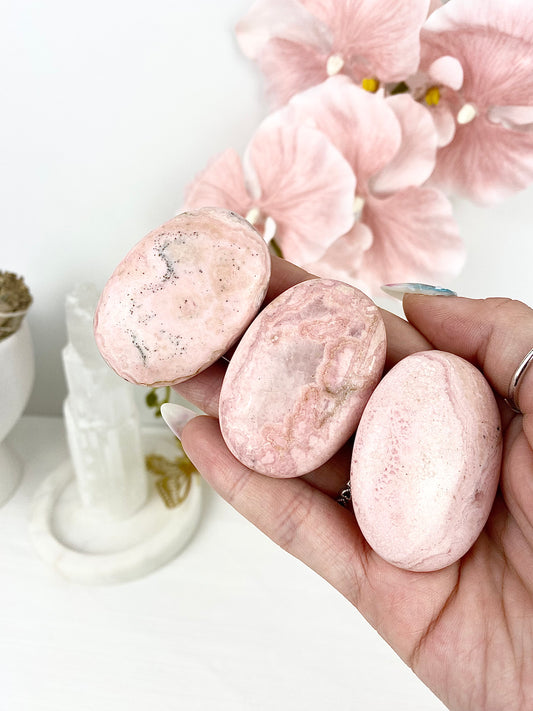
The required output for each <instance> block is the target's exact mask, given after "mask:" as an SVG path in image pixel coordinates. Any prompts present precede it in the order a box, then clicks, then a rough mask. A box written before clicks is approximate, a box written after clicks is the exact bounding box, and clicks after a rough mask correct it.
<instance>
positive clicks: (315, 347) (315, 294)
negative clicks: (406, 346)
mask: <svg viewBox="0 0 533 711" xmlns="http://www.w3.org/2000/svg"><path fill="white" fill-rule="evenodd" d="M385 353H386V335H385V327H384V324H383V320H382V318H381V314H380V312H379V309H378V308H377V307H376V305H375V304H374V303H373V302H372V301H371V300H370V299H369V298H368V297H367V296H366V295H365V294H363V293H362V292H360V291H359V290H358V289H355V288H354V287H352V286H349V285H347V284H343V283H342V282H339V281H334V280H332V279H311V280H309V281H304V282H302V283H300V284H297V285H296V286H293V287H292V288H290V289H288V290H287V291H285V292H284V293H282V294H281V295H280V296H278V297H277V299H275V300H274V301H272V302H271V303H270V304H269V305H268V306H267V307H266V308H265V309H264V310H263V311H262V312H261V313H260V314H259V316H258V317H257V318H256V319H255V321H254V322H253V323H252V325H251V326H250V327H249V328H248V330H247V331H246V333H245V334H244V336H243V337H242V339H241V341H240V343H239V345H238V346H237V349H236V351H235V353H234V355H233V358H232V359H231V363H230V364H229V366H228V369H227V372H226V376H225V378H224V383H223V385H222V391H221V395H220V406H219V418H220V427H221V431H222V435H223V437H224V439H225V441H226V444H227V445H228V447H229V449H230V450H231V451H232V453H233V454H234V455H235V456H236V457H237V459H239V460H240V461H241V462H242V463H243V464H245V465H246V466H247V467H249V468H251V469H254V470H256V471H258V472H260V473H262V474H267V475H269V476H274V477H294V476H299V475H301V474H305V473H306V472H309V471H312V470H313V469H316V468H317V467H318V466H320V465H321V464H323V463H324V462H326V461H327V460H328V459H329V458H330V457H331V456H332V455H333V454H334V453H335V452H336V451H337V450H338V449H339V447H341V446H342V445H343V444H344V443H345V442H346V441H347V440H348V438H349V437H350V435H352V434H353V433H354V431H355V429H356V427H357V423H358V421H359V418H360V416H361V413H362V411H363V408H364V406H365V404H366V402H367V400H368V398H369V397H370V394H371V392H372V390H373V389H374V387H375V386H376V384H377V382H378V380H379V378H380V376H381V372H382V369H383V365H384V361H385Z"/></svg>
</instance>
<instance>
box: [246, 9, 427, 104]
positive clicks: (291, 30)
mask: <svg viewBox="0 0 533 711" xmlns="http://www.w3.org/2000/svg"><path fill="white" fill-rule="evenodd" d="M429 2H430V0H409V1H408V2H403V1H402V0H381V1H380V2H376V0H258V1H257V2H256V3H254V5H253V6H252V8H251V10H250V11H249V12H248V14H247V15H246V16H245V17H244V18H243V20H241V22H239V24H238V25H237V28H236V33H237V39H238V41H239V43H240V45H241V47H242V49H243V51H244V53H245V54H246V55H247V56H249V57H251V58H253V59H257V60H258V62H259V65H260V66H261V69H262V71H263V72H264V74H265V76H266V79H267V83H268V87H269V88H268V90H269V94H270V95H271V96H272V98H273V100H274V102H275V103H277V105H282V104H284V103H286V101H287V100H288V99H289V98H290V97H291V96H293V95H294V94H295V93H297V92H299V91H302V90H303V89H306V88H308V87H311V86H315V85H317V84H319V83H321V82H323V81H324V80H325V79H327V77H328V76H333V75H334V74H338V73H343V74H346V75H347V76H349V77H350V78H351V79H352V80H353V81H355V82H357V83H360V82H361V81H363V80H367V82H368V81H370V86H371V87H372V89H374V90H375V87H376V86H377V82H397V81H401V80H403V79H405V77H407V76H409V75H411V74H413V73H414V72H415V71H416V69H417V67H418V63H419V56H420V40H419V33H420V29H421V27H422V25H423V23H424V21H425V19H426V17H427V14H428V8H429ZM375 80H377V82H376V81H375Z"/></svg>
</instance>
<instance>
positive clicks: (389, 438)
mask: <svg viewBox="0 0 533 711" xmlns="http://www.w3.org/2000/svg"><path fill="white" fill-rule="evenodd" d="M501 450H502V433H501V423H500V414H499V410H498V406H497V404H496V400H495V398H494V395H493V393H492V390H491V388H490V386H489V384H488V383H487V381H486V380H485V378H484V377H483V375H482V374H481V373H480V372H479V370H478V369H477V368H475V367H474V366H473V365H472V364H471V363H468V362H467V361H466V360H463V359H462V358H459V357H458V356H456V355H452V354H450V353H443V352H441V351H424V352H422V353H416V354H413V355H410V356H408V357H407V358H404V359H403V360H401V361H400V362H399V363H398V364H397V365H396V366H394V368H392V370H390V371H389V373H388V374H387V375H386V376H385V377H384V378H383V380H382V381H381V382H380V384H379V385H378V387H377V388H376V390H375V391H374V393H373V394H372V397H371V398H370V400H369V402H368V404H367V406H366V408H365V411H364V413H363V416H362V418H361V422H360V423H359V428H358V430H357V434H356V437H355V445H354V450H353V457H352V471H351V487H352V502H353V506H354V511H355V515H356V518H357V521H358V523H359V526H360V528H361V531H362V533H363V536H364V537H365V539H366V540H367V542H368V543H369V544H370V546H371V547H372V548H373V549H374V551H375V552H376V553H378V554H379V555H380V556H381V557H382V558H385V560H387V561H389V562H390V563H393V564H394V565H396V566H398V567H400V568H405V569H407V570H416V571H429V570H437V569H439V568H443V567H445V566H447V565H449V564H451V563H453V562H455V561H456V560H458V559H459V558H460V557H461V556H463V555H464V554H465V553H466V552H467V551H468V550H469V548H470V547H471V546H472V544H473V543H474V541H475V540H476V539H477V537H478V536H479V534H480V532H481V530H482V528H483V526H484V525H485V523H486V520H487V518H488V515H489V513H490V510H491V507H492V504H493V501H494V497H495V494H496V488H497V485H498V479H499V473H500V462H501Z"/></svg>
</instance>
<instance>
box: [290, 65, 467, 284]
mask: <svg viewBox="0 0 533 711" xmlns="http://www.w3.org/2000/svg"><path fill="white" fill-rule="evenodd" d="M277 117H278V120H279V121H286V122H295V123H297V124H299V125H311V126H316V127H317V128H318V129H319V130H321V131H323V132H324V133H325V134H326V136H328V138H329V139H330V140H331V141H332V142H333V143H334V144H335V145H336V146H337V148H338V149H339V150H340V151H341V153H342V154H343V155H344V156H345V158H346V159H347V160H348V162H349V164H350V165H351V167H352V169H353V171H354V173H355V175H356V177H357V187H356V192H355V195H354V211H355V213H356V217H357V221H356V223H355V224H354V226H353V228H352V229H351V230H349V231H347V232H346V233H345V234H344V235H342V236H341V237H340V238H339V239H337V240H336V241H334V242H333V243H332V244H331V245H330V246H329V247H328V248H327V250H326V251H325V253H324V254H323V255H322V256H321V257H320V258H319V259H318V260H316V261H313V262H304V263H303V264H302V266H306V267H308V268H309V269H310V270H313V271H314V272H315V273H316V274H318V275H319V276H327V277H334V276H336V277H337V278H339V279H342V280H344V281H348V282H350V283H353V284H356V285H358V286H361V287H362V288H365V290H367V291H369V292H370V293H377V290H378V288H379V286H380V285H381V284H384V283H387V282H391V281H392V282H394V281H418V280H424V279H433V278H436V277H438V278H439V279H440V278H443V277H445V276H449V275H450V274H455V273H457V272H458V271H459V269H460V268H461V266H462V264H463V261H464V248H463V244H462V241H461V239H460V237H459V235H458V230H457V226H456V223H455V221H454V220H453V216H452V209H451V205H450V203H449V201H448V200H447V199H446V198H445V196H444V195H443V194H442V193H441V192H440V191H438V190H436V189H434V188H427V187H420V186H421V185H422V183H424V182H425V181H426V180H427V178H428V177H429V175H430V174H431V172H432V171H433V168H434V165H435V154H436V149H437V135H436V132H435V128H434V125H433V122H432V120H431V117H430V116H429V114H428V112H427V111H426V109H425V108H424V107H423V106H421V105H420V104H418V103H417V102H416V101H414V100H413V99H412V97H411V96H409V95H407V94H402V95H398V96H392V97H389V98H388V99H384V98H383V96H381V95H374V94H370V93H369V92H366V91H364V90H363V89H360V88H359V87H357V86H356V85H354V84H353V83H351V82H350V81H349V80H348V79H346V78H345V77H332V78H330V79H328V80H327V81H326V82H324V83H323V84H321V85H319V86H317V87H314V88H312V89H308V90H307V91H305V92H302V93H301V94H298V95H296V96H294V97H293V98H292V99H291V100H290V102H289V104H288V105H287V107H285V108H283V109H280V110H279V111H278V112H277Z"/></svg>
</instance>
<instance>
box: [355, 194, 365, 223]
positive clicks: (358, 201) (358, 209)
mask: <svg viewBox="0 0 533 711" xmlns="http://www.w3.org/2000/svg"><path fill="white" fill-rule="evenodd" d="M364 206H365V199H364V198H362V197H361V196H360V195H356V196H355V197H354V199H353V208H352V209H353V214H354V217H355V220H356V222H357V220H359V219H360V218H361V214H362V212H363V208H364Z"/></svg>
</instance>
